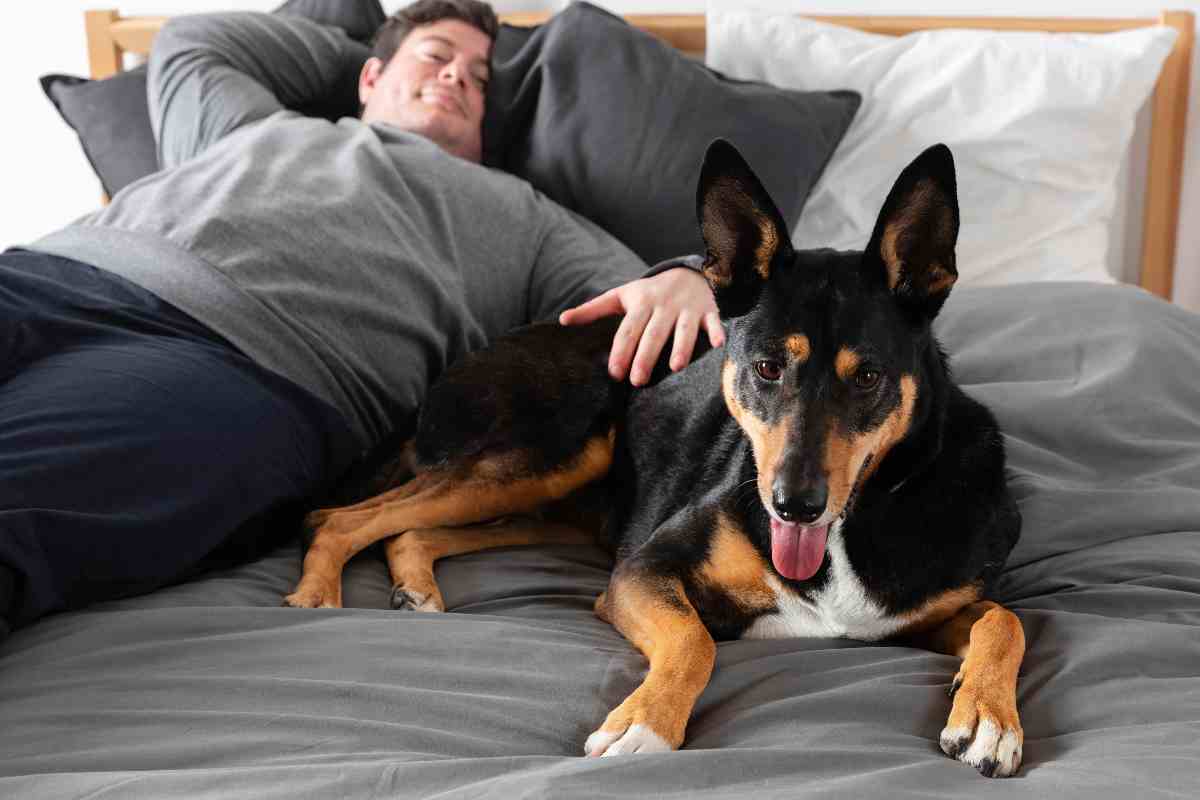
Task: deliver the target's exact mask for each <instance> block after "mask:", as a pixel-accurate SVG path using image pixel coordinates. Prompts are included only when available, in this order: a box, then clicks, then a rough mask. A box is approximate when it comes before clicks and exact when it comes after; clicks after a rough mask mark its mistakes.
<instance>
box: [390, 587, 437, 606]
mask: <svg viewBox="0 0 1200 800" xmlns="http://www.w3.org/2000/svg"><path fill="white" fill-rule="evenodd" d="M392 608H394V609H396V610H397V611H425V612H438V611H445V610H446V609H445V608H444V607H443V606H442V604H441V599H440V598H438V597H436V596H435V595H432V594H425V593H424V592H418V591H415V590H412V589H405V588H404V587H403V586H396V587H394V588H393V589H392Z"/></svg>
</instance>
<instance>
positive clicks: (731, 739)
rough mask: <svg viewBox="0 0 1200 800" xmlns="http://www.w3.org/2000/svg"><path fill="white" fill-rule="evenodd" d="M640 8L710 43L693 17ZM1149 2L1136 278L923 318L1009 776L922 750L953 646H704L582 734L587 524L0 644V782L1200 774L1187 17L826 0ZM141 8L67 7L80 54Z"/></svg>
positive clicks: (279, 566) (282, 576) (195, 597)
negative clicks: (564, 539) (956, 474)
mask: <svg viewBox="0 0 1200 800" xmlns="http://www.w3.org/2000/svg"><path fill="white" fill-rule="evenodd" d="M509 21H511V22H514V23H517V24H520V25H530V24H540V23H542V22H543V21H544V18H543V17H540V16H538V17H530V16H526V15H520V16H515V17H512V18H510V19H509ZM630 21H631V22H633V23H634V24H635V25H638V26H642V27H644V28H645V29H647V30H649V31H651V32H652V33H653V34H654V35H655V36H658V37H662V38H663V39H665V40H667V41H669V42H670V43H671V44H673V45H675V46H676V47H679V48H680V49H683V50H687V51H693V52H695V51H702V50H705V49H706V47H707V49H709V51H710V52H709V54H708V55H709V56H710V57H712V56H713V55H714V53H713V52H712V49H713V40H712V38H711V36H709V37H708V38H707V39H706V32H707V27H706V21H705V19H704V18H703V17H699V16H645V17H637V16H634V17H631V18H630ZM1160 21H1161V22H1164V23H1166V24H1167V25H1169V26H1172V27H1175V28H1176V29H1177V30H1178V31H1179V32H1180V34H1179V35H1178V36H1177V37H1175V38H1174V39H1173V41H1172V43H1171V44H1170V46H1169V48H1168V49H1167V50H1164V52H1163V55H1164V57H1163V59H1162V60H1161V63H1163V64H1164V66H1163V67H1162V71H1161V73H1158V70H1157V65H1156V73H1157V83H1156V86H1157V88H1156V89H1155V92H1154V95H1153V100H1152V104H1151V108H1152V117H1153V120H1152V124H1153V127H1152V132H1151V137H1150V157H1149V166H1148V169H1147V180H1146V185H1145V191H1144V196H1143V202H1144V212H1143V217H1144V226H1145V233H1144V236H1143V239H1144V241H1145V244H1144V245H1143V246H1142V248H1141V258H1140V261H1139V264H1140V272H1139V273H1138V278H1137V281H1136V282H1137V283H1139V284H1140V286H1131V285H1127V284H1119V283H1115V282H1112V281H1108V282H1101V281H1053V282H1042V283H1029V282H1024V281H1022V282H1009V283H1003V282H999V283H995V284H992V285H989V281H987V280H980V281H978V282H971V281H965V282H963V283H960V285H959V287H956V289H955V290H954V293H953V294H952V296H951V299H950V301H948V303H947V305H946V307H945V309H944V311H943V312H942V315H941V316H940V317H939V320H938V322H937V326H936V330H937V333H938V335H939V336H940V338H941V341H942V343H943V344H944V346H945V348H946V350H947V351H948V352H949V353H950V354H951V365H952V367H953V370H954V373H955V376H956V378H957V380H958V381H959V382H960V384H962V385H963V386H964V388H965V389H966V390H967V391H968V392H969V393H970V394H971V395H973V396H975V397H977V398H979V399H981V400H983V401H984V402H986V403H987V404H988V405H989V406H990V407H991V408H992V409H993V411H994V412H995V413H996V415H997V417H998V418H999V421H1000V423H1001V426H1002V428H1003V429H1004V431H1005V436H1006V446H1007V449H1008V454H1009V465H1010V469H1011V472H1012V485H1013V491H1014V494H1015V496H1016V498H1017V500H1018V503H1019V504H1020V507H1021V511H1022V514H1023V516H1024V528H1023V535H1022V538H1021V541H1020V542H1019V544H1018V545H1017V548H1016V550H1015V551H1014V552H1013V553H1012V555H1011V557H1010V559H1009V562H1008V565H1007V568H1006V570H1005V572H1004V575H1003V577H1002V579H1001V580H1000V583H999V586H998V588H997V592H996V599H997V600H999V601H1000V602H1002V603H1004V604H1005V605H1006V606H1008V607H1009V608H1012V609H1013V610H1014V611H1015V612H1016V613H1017V615H1018V616H1019V617H1020V619H1021V620H1022V623H1023V625H1024V629H1025V634H1026V638H1027V642H1028V650H1027V655H1026V658H1025V662H1024V665H1023V667H1022V670H1021V677H1020V683H1019V685H1018V701H1019V708H1020V710H1021V713H1022V722H1023V725H1024V729H1025V737H1026V738H1025V747H1024V762H1023V766H1022V769H1021V771H1020V772H1019V773H1018V775H1017V776H1016V777H1015V778H1012V779H1008V780H1005V781H988V780H985V779H983V778H982V777H980V776H979V775H978V774H977V773H975V772H974V771H973V770H971V769H970V768H968V767H965V766H964V765H962V764H959V763H957V762H955V761H953V760H951V759H948V758H946V757H945V756H944V755H942V753H941V752H940V750H939V748H938V744H937V737H938V733H939V731H940V730H941V727H942V725H943V723H944V719H945V715H946V713H947V711H948V701H947V699H946V691H947V688H948V687H949V685H950V681H951V678H952V677H953V675H954V672H955V670H956V669H957V663H956V661H955V659H953V658H950V657H947V656H940V655H934V654H932V653H928V652H925V651H921V650H914V649H909V648H905V647H900V646H891V645H885V646H879V645H866V644H862V643H858V642H853V641H847V640H833V639H829V640H826V639H781V640H772V641H738V642H725V643H721V644H720V645H719V648H718V655H717V666H716V670H715V672H714V676H713V680H712V683H711V684H710V685H709V686H708V688H707V689H706V690H705V692H704V694H703V695H702V696H701V698H700V701H699V704H698V706H697V709H696V712H695V714H694V716H693V718H692V722H691V725H690V727H689V730H688V736H687V740H686V742H685V744H684V747H683V749H682V750H681V751H679V752H677V753H672V754H666V755H652V756H634V757H626V758H616V759H584V758H581V757H579V756H580V753H581V748H582V744H583V741H584V739H585V738H586V736H587V735H588V733H590V732H591V731H592V730H593V729H594V728H595V726H596V725H597V724H598V723H599V721H601V720H602V719H603V717H604V715H605V714H606V713H607V712H608V710H609V709H610V708H611V707H613V706H614V705H616V704H617V703H618V702H620V700H621V699H623V698H624V697H625V695H626V694H627V693H628V692H629V691H630V690H632V688H633V687H635V686H636V685H637V683H638V682H639V681H640V680H641V677H642V674H643V671H644V669H645V660H644V659H643V658H642V657H641V656H640V655H639V654H638V653H637V652H636V651H635V650H634V649H633V647H632V646H631V645H630V644H629V643H628V642H627V641H625V640H624V639H623V638H622V637H621V636H620V635H619V634H617V633H616V631H615V630H613V629H611V628H610V627H609V626H608V625H606V624H605V623H603V622H601V621H599V620H598V619H596V618H595V617H594V616H593V614H592V611H591V606H592V602H593V600H594V598H595V596H596V595H597V594H598V593H599V592H600V591H602V590H603V588H604V586H605V585H606V582H607V579H608V571H609V568H610V562H609V560H608V558H607V556H606V555H605V554H604V552H603V551H601V550H600V549H598V548H597V549H593V548H578V547H571V548H567V547H521V548H505V549H500V550H495V551H489V552H482V553H476V554H472V555H467V556H460V557H456V558H451V559H446V560H444V561H442V562H440V563H439V564H438V567H437V578H438V581H439V584H440V586H441V588H442V591H443V593H444V596H445V601H446V605H447V608H448V610H449V611H450V613H447V614H443V615H426V614H413V613H404V612H396V611H391V610H389V609H388V601H389V596H390V589H391V587H390V585H389V579H388V576H387V572H386V568H385V566H384V564H383V563H382V561H380V560H379V559H378V558H377V557H376V556H375V555H374V554H364V555H363V556H361V557H359V558H357V559H356V560H354V561H353V562H351V564H350V565H349V566H348V568H347V572H346V577H345V598H344V604H345V608H343V609H341V610H322V611H304V610H298V609H289V608H281V607H279V603H280V598H281V597H282V596H283V595H284V594H285V593H287V592H288V591H290V589H291V588H292V586H293V585H294V583H295V582H296V580H297V579H298V577H299V573H300V562H301V549H300V548H301V545H300V543H299V541H298V540H292V541H289V542H288V543H286V544H284V545H282V546H280V547H278V548H277V549H275V550H273V551H271V552H269V553H266V554H264V555H262V556H260V557H258V558H256V559H254V560H252V561H249V562H244V563H235V564H232V565H229V566H226V567H224V568H220V569H213V570H210V571H208V572H206V573H204V574H202V575H199V576H197V577H195V578H194V579H192V580H189V581H187V582H184V583H182V584H178V585H174V586H170V587H166V588H163V589H160V590H158V591H156V592H154V593H152V594H149V595H144V596H140V597H134V598H128V599H125V600H120V601H113V602H107V603H102V604H97V605H94V606H92V607H90V608H87V609H85V610H82V611H78V612H71V613H63V614H58V615H55V616H52V617H50V618H47V619H45V620H43V621H41V622H39V623H37V624H36V625H34V626H32V627H30V628H27V629H23V630H21V631H18V632H17V633H15V634H14V635H13V636H11V637H10V638H9V639H7V640H5V641H4V642H3V643H0V720H3V725H0V796H5V797H110V796H111V797H125V796H137V797H143V796H144V797H198V796H213V797H227V796H252V797H281V798H282V797H287V798H293V797H334V796H345V797H385V796H386V797H393V796H402V797H505V798H508V797H527V796H536V797H544V796H548V797H649V796H653V797H694V796H695V797H744V796H755V797H797V796H805V797H806V796H813V797H816V796H821V797H854V798H857V797H867V796H879V797H889V798H890V797H901V796H919V797H932V796H939V797H940V796H946V797H960V796H964V795H968V794H969V795H971V796H979V797H992V796H995V797H1008V796H1014V797H1015V796H1050V795H1053V796H1062V797H1088V798H1095V797H1130V796H1134V797H1150V796H1156V797H1158V796H1162V797H1194V796H1196V795H1197V793H1198V792H1200V750H1197V748H1196V745H1195V740H1196V737H1197V734H1198V733H1200V666H1198V665H1200V369H1198V368H1197V366H1198V365H1200V318H1197V317H1196V316H1195V315H1193V314H1191V313H1189V312H1187V311H1184V310H1183V309H1180V308H1178V307H1176V306H1174V305H1171V304H1170V303H1169V302H1166V301H1165V300H1163V299H1161V298H1163V297H1169V295H1170V276H1171V266H1172V264H1173V263H1174V240H1175V235H1174V231H1175V221H1176V217H1177V214H1178V196H1179V173H1180V164H1181V163H1182V147H1183V139H1182V131H1183V118H1184V116H1185V111H1186V106H1185V98H1186V96H1187V76H1188V75H1189V73H1190V69H1191V67H1190V45H1191V32H1192V29H1193V26H1194V20H1193V18H1192V16H1191V15H1190V14H1186V13H1179V12H1168V13H1166V14H1164V15H1163V17H1162V19H1161V20H1149V19H1147V20H1029V19H1024V20H996V19H989V20H980V19H944V18H938V19H932V18H927V19H921V18H862V17H856V18H844V17H843V18H829V17H825V18H821V19H820V20H819V21H818V22H819V23H820V24H834V25H839V26H851V27H853V28H856V29H860V30H865V31H868V32H874V33H882V34H886V35H888V36H904V35H908V34H911V33H913V32H914V31H922V30H927V29H935V30H940V29H955V30H960V29H963V28H968V29H972V28H974V29H979V28H988V29H997V28H1000V29H1011V28H1017V29H1022V30H1026V29H1027V30H1052V31H1060V32H1061V31H1068V30H1079V31H1085V32H1091V33H1098V32H1104V31H1116V30H1125V29H1133V28H1140V27H1145V26H1150V25H1155V24H1157V23H1158V22H1160ZM161 22H162V20H161V19H158V18H153V19H146V18H129V19H123V18H121V17H120V16H119V15H117V14H115V13H114V12H89V15H88V31H89V48H90V52H91V54H92V69H93V77H96V78H101V77H104V76H105V75H106V74H111V73H112V72H114V71H116V70H119V69H120V67H121V64H122V53H123V52H126V51H128V52H145V50H146V49H147V48H148V46H149V43H150V41H151V39H152V37H153V34H154V31H155V30H157V28H158V26H159V25H160V24H161ZM708 23H709V24H710V25H711V24H712V19H710V20H709V21H708ZM814 35H816V36H818V38H820V39H821V40H822V41H828V40H829V39H828V37H830V36H834V35H835V34H834V33H832V32H829V31H826V30H823V29H818V30H816V31H815V34H814ZM837 157H838V156H835V159H836V158H837ZM834 168H835V164H834V163H831V164H830V166H829V167H828V168H827V171H826V175H828V174H830V173H829V170H832V169H834ZM888 180H889V181H890V180H891V177H890V176H889V177H888ZM820 196H821V195H820V189H819V188H818V189H816V190H815V191H814V194H813V195H812V196H811V199H810V206H811V204H812V203H815V202H817V201H819V200H820ZM806 213H807V210H806ZM964 284H965V285H964ZM1156 295H1157V296H1156Z"/></svg>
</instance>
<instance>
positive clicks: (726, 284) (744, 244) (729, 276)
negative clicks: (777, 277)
mask: <svg viewBox="0 0 1200 800" xmlns="http://www.w3.org/2000/svg"><path fill="white" fill-rule="evenodd" d="M696 216H697V218H698V219H699V221H700V232H701V234H702V235H703V236H704V246H705V248H706V250H707V252H706V253H705V257H704V266H703V267H702V271H703V273H704V277H705V278H707V279H708V283H709V285H710V286H711V287H712V290H713V296H714V297H715V298H716V301H717V309H718V310H719V311H720V313H721V317H722V318H730V317H738V316H741V315H742V314H745V313H746V312H747V311H749V310H750V309H751V308H752V307H753V306H754V304H755V302H756V301H757V300H758V295H759V292H761V291H762V287H763V285H764V284H765V283H766V281H767V279H768V278H769V277H770V276H771V270H772V268H773V267H774V266H775V265H777V264H782V263H787V260H789V259H790V258H791V256H792V243H791V241H790V240H789V238H788V230H787V226H786V225H785V224H784V221H783V217H782V216H780V214H779V209H777V208H776V207H775V203H773V202H772V201H771V198H770V197H769V196H768V195H767V191H766V189H764V188H763V185H762V184H761V183H760V182H759V180H758V178H757V177H756V176H755V175H754V173H753V172H752V171H751V170H750V167H749V165H748V164H746V161H745V159H743V158H742V156H741V154H740V153H738V151H737V149H736V148H734V146H733V145H732V144H730V143H729V142H727V141H725V140H724V139H717V140H716V141H714V142H713V143H712V144H710V145H709V146H708V152H707V153H705V155H704V166H703V168H702V169H701V170H700V183H699V185H698V186H697V187H696Z"/></svg>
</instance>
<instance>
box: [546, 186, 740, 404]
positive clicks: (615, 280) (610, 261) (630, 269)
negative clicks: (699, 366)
mask: <svg viewBox="0 0 1200 800" xmlns="http://www.w3.org/2000/svg"><path fill="white" fill-rule="evenodd" d="M558 210H560V211H562V213H563V221H562V223H561V224H559V225H556V226H553V227H552V228H551V230H550V233H549V234H548V235H547V236H546V238H545V240H544V241H543V243H542V248H541V252H540V253H539V255H538V259H537V264H536V265H535V268H534V273H533V276H532V281H531V284H530V290H529V308H530V311H531V314H530V316H531V317H532V318H533V319H544V318H547V317H549V316H551V315H557V318H558V320H559V322H561V323H562V324H564V325H577V324H583V323H587V322H591V321H593V320H596V319H599V318H600V317H605V316H610V315H613V314H624V319H623V320H622V322H621V325H620V327H619V328H618V330H617V333H616V336H615V337H614V339H613V347H612V350H611V351H610V353H609V365H608V368H609V374H611V375H612V377H613V378H614V379H615V380H625V378H626V376H628V377H629V380H630V382H631V383H633V384H634V385H641V384H644V383H646V382H647V381H648V380H649V379H650V374H651V371H652V370H653V368H654V365H655V363H657V361H658V356H659V354H660V353H661V352H662V350H663V347H664V346H665V345H666V343H667V339H668V338H670V337H671V336H672V335H674V345H673V347H672V350H671V360H670V365H671V369H673V370H680V369H683V368H684V367H685V366H687V365H688V364H689V363H690V362H691V357H692V352H693V349H694V347H695V344H696V338H697V336H698V335H699V333H700V329H701V328H703V329H704V330H705V331H706V332H707V335H708V339H709V341H710V342H711V343H712V345H713V346H714V347H719V346H721V345H722V344H724V342H725V331H724V329H723V328H722V327H721V321H720V318H719V317H718V315H717V306H716V303H715V302H714V300H713V296H712V291H711V289H709V286H708V283H707V282H706V281H705V280H704V278H703V277H702V276H701V275H700V273H699V271H698V263H699V262H693V261H687V262H683V263H684V265H683V266H673V265H671V264H665V263H664V264H659V265H656V266H655V267H653V268H651V269H649V270H647V268H646V265H645V263H644V262H643V261H642V260H641V259H640V258H638V257H637V256H636V255H634V254H633V253H632V252H631V251H630V250H629V249H628V248H627V247H625V246H624V245H622V244H621V243H620V242H618V241H617V240H616V239H614V238H613V237H612V236H610V235H609V234H607V233H605V232H604V231H603V230H601V229H600V228H599V226H597V225H595V224H594V223H592V222H590V221H588V220H586V219H584V218H583V217H580V216H579V215H576V214H572V213H570V212H568V211H566V210H565V209H561V208H559V209H558Z"/></svg>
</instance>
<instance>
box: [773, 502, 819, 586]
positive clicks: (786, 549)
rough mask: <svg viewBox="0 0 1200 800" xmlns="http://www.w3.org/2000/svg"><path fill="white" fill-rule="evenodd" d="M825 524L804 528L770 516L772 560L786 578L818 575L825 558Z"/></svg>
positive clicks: (795, 579)
mask: <svg viewBox="0 0 1200 800" xmlns="http://www.w3.org/2000/svg"><path fill="white" fill-rule="evenodd" d="M827 533H829V526H828V525H821V526H820V527H815V528H806V527H805V526H803V525H798V524H796V523H794V522H780V521H779V520H777V519H774V518H772V519H771V561H773V562H774V563H775V569H776V570H778V571H779V574H780V575H782V576H783V577H785V578H791V579H792V580H794V581H805V580H808V579H809V578H811V577H812V576H813V575H816V574H817V570H819V569H820V568H821V562H822V561H824V560H825V535H826V534H827Z"/></svg>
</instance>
